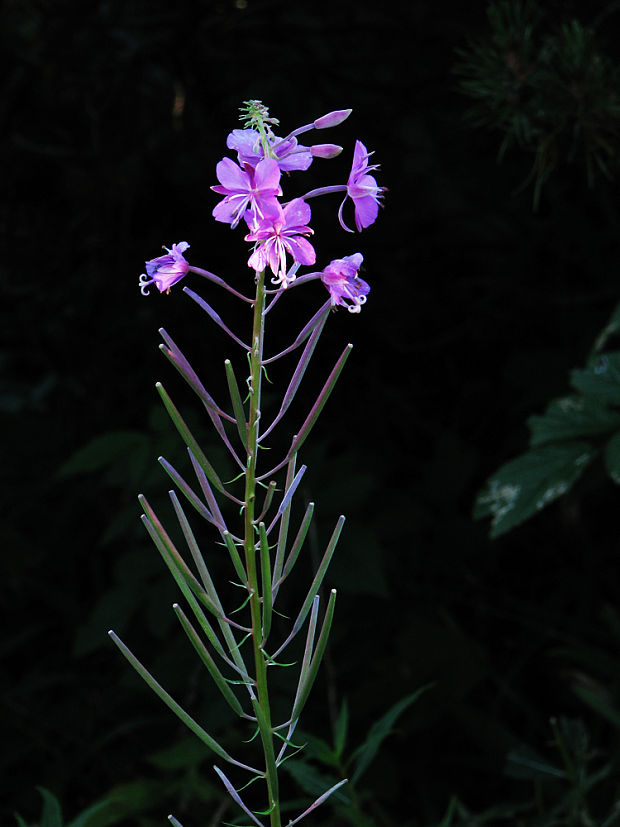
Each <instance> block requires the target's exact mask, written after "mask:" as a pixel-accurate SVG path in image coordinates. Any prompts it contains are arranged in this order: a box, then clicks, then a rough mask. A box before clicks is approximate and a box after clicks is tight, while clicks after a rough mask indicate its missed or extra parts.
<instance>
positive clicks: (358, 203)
mask: <svg viewBox="0 0 620 827" xmlns="http://www.w3.org/2000/svg"><path fill="white" fill-rule="evenodd" d="M353 203H354V204H355V224H356V226H357V229H358V230H359V231H360V232H361V231H362V229H363V228H364V227H370V225H371V224H372V223H373V222H374V221H375V220H376V218H377V215H378V214H379V204H378V202H377V200H376V198H373V196H372V195H365V196H364V197H363V198H356V199H355V201H354V202H353Z"/></svg>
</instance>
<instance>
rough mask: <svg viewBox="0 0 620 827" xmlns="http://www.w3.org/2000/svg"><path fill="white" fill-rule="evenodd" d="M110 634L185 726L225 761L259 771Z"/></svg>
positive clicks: (120, 641) (113, 634) (126, 656)
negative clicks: (218, 738)
mask: <svg viewBox="0 0 620 827" xmlns="http://www.w3.org/2000/svg"><path fill="white" fill-rule="evenodd" d="M108 634H109V636H110V637H111V638H112V640H113V641H114V643H115V644H116V646H117V647H118V648H119V649H120V651H121V652H122V654H123V655H124V656H125V658H126V659H127V660H128V661H129V663H130V664H131V665H132V666H133V668H134V669H135V670H136V672H137V673H138V674H139V675H140V677H141V678H142V679H143V680H144V681H145V682H146V683H147V684H148V685H149V686H150V688H151V689H152V690H153V692H155V694H156V695H157V696H158V698H160V700H162V701H163V702H164V703H165V704H166V706H167V707H168V708H169V709H171V710H172V711H173V712H174V714H175V715H176V716H177V717H178V718H179V720H180V721H182V722H183V723H184V724H185V726H187V727H188V728H189V729H190V730H191V731H192V732H193V733H194V735H196V736H197V737H198V738H200V740H201V741H202V742H203V744H206V745H207V746H208V747H209V749H211V750H213V752H214V753H215V754H216V755H219V757H220V758H222V759H223V760H224V761H228V762H229V763H230V764H234V765H235V766H237V767H241V768H243V769H247V770H249V771H250V772H256V773H258V772H259V771H258V770H255V769H253V768H252V767H247V766H246V765H245V764H241V763H240V762H239V761H236V760H235V759H234V758H232V757H231V756H230V755H229V754H228V753H227V752H226V750H225V749H223V748H222V747H221V746H220V745H219V744H218V743H217V741H216V740H215V739H214V738H212V737H211V736H210V735H209V733H208V732H206V731H205V730H204V729H203V728H202V727H201V726H200V724H199V723H197V722H196V721H195V720H194V719H193V718H192V717H191V715H189V714H188V713H187V712H186V711H185V710H184V709H183V707H181V706H180V705H179V704H178V703H177V702H176V701H175V700H174V698H172V696H171V695H169V694H168V693H167V692H166V690H165V689H164V688H163V686H161V684H159V683H158V682H157V681H156V680H155V678H154V677H153V676H152V675H151V673H150V672H149V671H148V669H146V668H145V667H144V666H143V665H142V663H140V661H139V660H138V659H137V658H136V656H135V655H134V654H133V652H131V650H130V649H129V648H128V647H127V646H125V644H124V643H123V642H122V640H121V639H120V638H119V637H118V636H117V635H116V634H115V633H114V632H113V631H112V630H110V631H109V632H108Z"/></svg>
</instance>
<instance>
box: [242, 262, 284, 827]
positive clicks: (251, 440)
mask: <svg viewBox="0 0 620 827" xmlns="http://www.w3.org/2000/svg"><path fill="white" fill-rule="evenodd" d="M264 314H265V274H264V272H262V273H258V274H257V278H256V299H255V302H254V323H253V328H252V350H251V351H250V409H249V414H248V437H247V466H246V472H245V534H244V544H243V547H244V552H245V564H246V573H247V577H248V588H249V591H250V613H251V618H252V644H253V649H254V665H255V668H256V692H257V698H256V702H255V704H254V707H255V711H256V717H257V720H258V727H259V732H260V737H261V742H262V745H263V753H264V755H265V774H266V780H267V791H268V795H269V809H270V813H269V817H270V824H271V827H281V818H280V800H279V793H278V771H277V767H276V760H275V753H274V746H273V731H272V727H271V711H270V706H269V691H268V686H267V661H266V659H265V656H264V654H263V651H262V647H263V629H262V612H261V600H260V591H259V585H258V583H259V578H258V572H257V566H256V551H257V548H256V547H257V541H258V533H257V528H256V525H255V507H256V459H257V453H258V436H259V424H260V414H261V411H260V403H261V380H262V358H263V336H264V322H265V315H264Z"/></svg>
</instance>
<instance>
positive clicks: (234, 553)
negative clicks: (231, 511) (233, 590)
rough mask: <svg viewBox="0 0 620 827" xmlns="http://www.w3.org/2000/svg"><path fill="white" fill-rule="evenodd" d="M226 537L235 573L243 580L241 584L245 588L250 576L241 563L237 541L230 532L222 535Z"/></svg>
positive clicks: (225, 540)
mask: <svg viewBox="0 0 620 827" xmlns="http://www.w3.org/2000/svg"><path fill="white" fill-rule="evenodd" d="M222 536H223V537H224V542H225V543H226V548H227V549H228V553H229V555H230V559H231V561H232V564H233V566H234V568H235V572H236V573H237V577H238V578H239V580H241V583H242V584H243V585H244V586H245V585H246V583H247V582H248V575H247V572H246V570H245V568H244V567H243V563H242V562H241V555H240V554H239V551H238V549H237V546H236V545H235V541H234V540H233V538H232V537H231V535H230V533H229V532H228V531H225V532H224V533H223V535H222Z"/></svg>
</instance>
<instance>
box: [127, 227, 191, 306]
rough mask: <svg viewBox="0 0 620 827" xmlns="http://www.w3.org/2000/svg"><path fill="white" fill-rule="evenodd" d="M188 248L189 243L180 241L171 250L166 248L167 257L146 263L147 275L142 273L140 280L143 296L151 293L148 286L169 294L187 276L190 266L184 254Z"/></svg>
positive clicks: (153, 259)
mask: <svg viewBox="0 0 620 827" xmlns="http://www.w3.org/2000/svg"><path fill="white" fill-rule="evenodd" d="M188 248H189V244H188V243H187V241H179V243H178V244H173V245H172V249H171V250H168V248H167V247H164V250H167V251H168V254H167V255H165V256H158V257H157V258H152V259H151V260H150V261H147V262H146V274H145V273H142V275H141V276H140V279H139V284H140V292H141V293H142V295H143V296H148V293H149V291H148V290H147V289H146V288H147V285H148V284H154V285H155V287H157V289H158V290H159V292H160V293H163V292H164V290H165V291H166V292H167V293H168V292H169V291H170V288H171V287H172V285H173V284H176V283H177V281H180V280H181V279H182V278H183V276H185V275H186V274H187V271H188V270H189V264H188V263H187V261H185V259H184V258H183V253H184V252H185V251H186V250H187V249H188ZM147 274H148V275H147ZM149 276H150V277H151V278H149Z"/></svg>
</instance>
